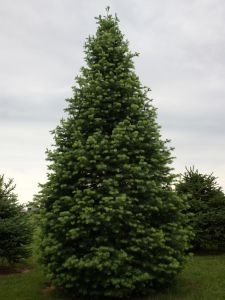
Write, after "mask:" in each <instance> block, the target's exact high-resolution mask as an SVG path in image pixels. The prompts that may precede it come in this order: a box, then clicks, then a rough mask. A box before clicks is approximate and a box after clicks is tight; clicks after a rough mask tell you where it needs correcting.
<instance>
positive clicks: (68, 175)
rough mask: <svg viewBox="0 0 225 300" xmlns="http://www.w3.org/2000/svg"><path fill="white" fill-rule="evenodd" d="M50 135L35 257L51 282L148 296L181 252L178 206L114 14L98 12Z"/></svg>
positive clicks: (164, 151)
mask: <svg viewBox="0 0 225 300" xmlns="http://www.w3.org/2000/svg"><path fill="white" fill-rule="evenodd" d="M97 23H98V29H97V33H96V36H95V37H89V38H88V40H87V42H86V44H85V53H86V58H85V60H86V63H87V66H86V67H83V68H82V69H81V75H80V76H78V77H77V78H76V84H77V85H76V86H75V87H74V88H73V91H74V96H73V98H72V99H69V100H68V103H69V105H68V108H67V109H66V112H67V113H68V117H67V119H65V120H62V121H61V124H60V125H59V126H58V127H57V128H56V130H55V131H54V139H55V147H54V149H53V150H52V151H48V160H49V161H50V165H49V174H48V180H47V182H46V184H44V185H43V186H42V192H41V198H42V218H41V220H42V234H43V237H42V245H41V248H42V256H43V261H42V262H43V264H44V265H45V267H46V272H47V275H48V277H49V279H50V280H51V281H52V283H53V284H55V285H56V286H59V287H63V288H65V289H68V290H71V291H72V292H74V293H76V294H78V295H83V296H89V297H94V296H96V297H104V296H110V297H111V296H113V297H127V296H129V295H130V294H139V295H142V294H147V293H149V292H150V291H152V290H155V289H159V288H160V287H162V286H165V285H168V284H169V283H170V282H171V281H172V280H173V279H174V277H175V276H176V275H177V273H178V272H179V271H180V270H181V268H182V266H183V263H184V258H185V254H186V251H187V249H188V239H189V229H188V228H187V227H186V216H185V215H184V214H183V213H182V211H183V210H184V208H185V203H184V202H183V201H182V199H181V198H179V197H178V196H177V194H176V193H175V192H174V191H173V190H172V188H171V183H172V182H173V179H174V176H173V175H172V174H171V167H170V163H171V160H172V159H171V155H170V149H169V148H168V147H167V145H166V142H164V141H163V140H162V139H161V136H160V132H159V126H158V124H157V122H156V109H155V108H154V107H153V106H152V104H151V102H150V100H149V99H148V97H147V92H148V89H147V88H144V87H143V86H142V85H141V83H140V81H139V79H138V77H137V76H136V75H135V72H134V64H133V60H132V58H133V57H134V56H136V54H132V53H131V52H130V51H129V50H128V42H127V41H125V40H124V38H123V35H122V34H121V32H120V30H119V27H118V19H117V17H115V18H113V17H112V16H111V15H107V16H106V17H101V16H100V17H99V18H97Z"/></svg>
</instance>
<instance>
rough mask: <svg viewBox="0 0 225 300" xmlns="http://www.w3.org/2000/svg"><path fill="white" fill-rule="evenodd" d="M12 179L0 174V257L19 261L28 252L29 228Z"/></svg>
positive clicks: (9, 260)
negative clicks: (7, 179) (6, 180)
mask: <svg viewBox="0 0 225 300" xmlns="http://www.w3.org/2000/svg"><path fill="white" fill-rule="evenodd" d="M14 189H15V185H14V184H13V180H12V179H10V180H9V181H8V182H5V181H4V176H3V175H1V176H0V259H3V260H6V261H8V262H9V263H15V262H19V261H20V260H21V259H23V258H26V257H28V256H29V254H30V249H29V244H30V242H31V228H30V226H29V222H28V215H27V213H26V211H25V208H24V206H23V205H20V204H19V203H18V200H17V196H16V194H15V193H14Z"/></svg>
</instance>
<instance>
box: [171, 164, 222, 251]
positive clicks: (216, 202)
mask: <svg viewBox="0 0 225 300" xmlns="http://www.w3.org/2000/svg"><path fill="white" fill-rule="evenodd" d="M176 188H177V192H178V194H179V195H186V197H187V199H188V204H189V208H188V210H187V212H189V213H191V218H190V223H191V226H192V227H193V231H194V234H195V236H194V238H193V240H192V245H193V249H194V250H195V251H198V250H224V248H225V227H224V224H225V195H224V193H223V190H222V188H221V187H220V186H219V185H218V183H217V179H216V177H215V176H214V175H213V174H210V175H208V174H202V173H200V172H199V171H198V170H195V169H194V167H193V168H190V169H186V172H185V173H184V175H182V177H181V180H180V182H179V183H178V184H177V187H176Z"/></svg>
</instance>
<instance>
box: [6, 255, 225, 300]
mask: <svg viewBox="0 0 225 300" xmlns="http://www.w3.org/2000/svg"><path fill="white" fill-rule="evenodd" d="M2 273H3V272H2ZM5 273H6V272H5ZM64 299H65V300H72V299H71V298H70V297H69V298H68V297H67V298H66V297H63V296H62V295H60V294H59V293H57V292H56V291H52V290H51V289H49V288H46V282H45V278H44V276H43V274H42V272H41V270H40V268H39V267H38V266H36V265H32V264H30V265H29V266H28V267H27V266H26V267H24V269H23V272H21V273H16V274H4V275H3V274H2V275H0V300H64ZM145 299H146V300H178V299H182V300H222V299H224V300H225V254H223V255H202V256H194V257H192V258H190V259H189V262H188V264H187V266H186V268H185V269H184V271H183V272H182V273H181V274H180V276H179V278H178V280H177V283H176V285H175V286H174V287H173V288H171V289H169V290H167V291H165V292H164V293H162V294H158V295H155V296H149V297H147V298H145ZM135 300H137V299H135Z"/></svg>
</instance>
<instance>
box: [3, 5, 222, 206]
mask: <svg viewBox="0 0 225 300" xmlns="http://www.w3.org/2000/svg"><path fill="white" fill-rule="evenodd" d="M108 5H109V6H110V7H111V12H112V13H115V12H116V13H117V15H118V17H119V19H120V28H121V30H122V32H123V33H124V34H125V36H126V38H127V39H128V40H129V42H130V48H131V50H133V51H137V52H139V53H140V56H139V58H136V59H135V65H136V72H137V74H138V76H139V77H140V80H141V82H142V83H143V84H144V85H146V86H149V87H150V88H151V90H152V92H151V93H150V95H149V96H150V98H153V99H154V105H155V106H156V107H157V108H158V122H159V123H160V125H161V126H162V135H163V137H164V138H168V139H171V146H173V147H175V150H174V152H173V155H174V156H175V157H176V159H175V160H174V168H175V171H176V172H177V173H180V172H184V170H185V166H187V167H189V166H193V165H194V166H195V167H196V168H198V169H199V171H200V172H203V173H211V172H214V175H215V176H216V177H218V182H219V184H220V185H222V186H223V188H225V138H224V136H225V118H224V115H225V54H224V53H225V17H224V16H225V1H223V0H189V1H186V0H170V1H166V0H157V1H153V0H111V1H110V0H108V1H105V0H94V1H90V0H82V1H78V0H20V1H15V0H5V1H4V0H0V37H1V39H0V43H1V44H0V126H1V127H0V174H3V173H4V174H5V176H6V178H14V180H15V183H16V185H17V188H16V192H17V194H18V196H19V200H20V201H21V202H28V201H30V200H32V197H33V194H35V193H36V192H37V191H38V182H42V183H43V182H44V181H45V178H46V177H45V176H46V161H45V157H46V155H45V150H46V148H47V147H49V146H50V145H51V143H52V142H53V139H52V136H51V134H50V133H49V131H50V130H52V129H54V128H55V127H56V125H57V124H58V123H59V120H60V118H61V117H62V116H63V108H65V106H66V103H65V100H64V99H65V98H68V97H70V96H71V95H72V91H71V86H72V85H74V77H75V76H76V75H77V74H78V73H79V70H80V67H81V66H82V65H84V60H83V58H84V54H83V45H84V42H85V39H86V38H87V37H88V35H92V34H94V33H95V30H96V24H95V19H94V17H95V16H98V15H99V14H104V12H105V7H106V6H108Z"/></svg>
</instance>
